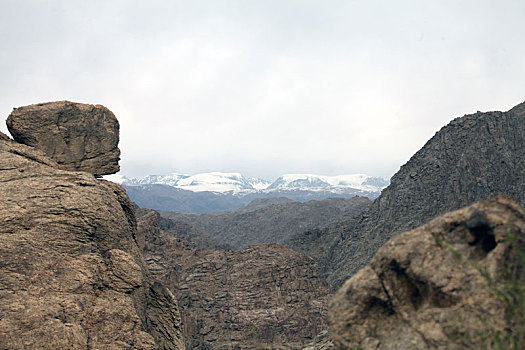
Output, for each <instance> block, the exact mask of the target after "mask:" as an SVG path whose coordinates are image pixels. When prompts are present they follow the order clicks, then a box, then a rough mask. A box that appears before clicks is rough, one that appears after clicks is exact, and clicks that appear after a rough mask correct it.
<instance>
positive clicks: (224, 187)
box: [104, 172, 271, 194]
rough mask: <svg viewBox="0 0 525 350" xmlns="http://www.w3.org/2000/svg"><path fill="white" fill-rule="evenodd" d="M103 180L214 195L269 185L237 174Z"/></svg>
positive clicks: (249, 190) (215, 173)
mask: <svg viewBox="0 0 525 350" xmlns="http://www.w3.org/2000/svg"><path fill="white" fill-rule="evenodd" d="M104 179H106V180H109V181H113V182H116V183H118V184H120V185H125V186H140V185H153V184H157V185H159V184H160V185H168V186H171V187H175V188H180V189H182V190H187V191H192V192H205V191H208V192H215V193H234V194H237V193H252V192H256V191H260V190H263V189H265V188H267V187H268V186H270V185H271V182H270V181H267V180H264V179H260V178H245V177H244V176H243V175H241V174H239V173H221V172H211V173H202V174H195V175H186V174H178V173H172V174H167V175H147V176H145V177H142V178H128V177H126V176H123V175H119V174H113V175H107V176H104Z"/></svg>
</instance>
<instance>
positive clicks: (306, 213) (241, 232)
mask: <svg viewBox="0 0 525 350" xmlns="http://www.w3.org/2000/svg"><path fill="white" fill-rule="evenodd" d="M283 200H284V202H282V201H283ZM279 201H280V202H278V203H277V204H267V205H262V204H261V200H256V201H254V202H252V203H251V204H250V205H248V206H247V207H246V208H244V209H239V210H235V211H230V212H224V213H220V214H181V213H170V212H161V215H162V216H164V217H166V218H169V219H172V220H174V221H180V222H184V223H187V224H189V225H191V226H193V227H194V228H195V229H196V230H197V231H199V232H202V233H205V234H206V235H208V236H210V237H212V238H214V239H216V240H218V241H220V242H224V243H227V244H229V245H231V246H232V247H234V248H237V249H242V248H246V247H248V246H250V245H251V244H254V243H282V242H285V241H286V240H287V239H288V238H290V237H291V236H293V235H295V234H298V233H301V232H303V231H307V230H312V229H314V228H318V227H327V226H330V225H333V224H336V223H338V222H341V221H343V220H347V219H349V218H352V217H355V216H357V215H359V214H360V213H362V212H363V211H364V210H365V209H367V208H368V207H369V206H370V204H371V203H372V202H371V201H370V200H369V199H368V198H366V197H353V198H335V199H326V200H323V201H308V202H306V203H300V202H291V201H286V199H280V200H279ZM263 203H264V202H263ZM270 203H272V202H270Z"/></svg>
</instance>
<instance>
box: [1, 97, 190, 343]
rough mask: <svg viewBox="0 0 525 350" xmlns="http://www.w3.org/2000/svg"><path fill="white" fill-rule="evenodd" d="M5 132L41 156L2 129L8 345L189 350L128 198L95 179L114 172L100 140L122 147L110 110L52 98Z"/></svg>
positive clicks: (114, 161) (14, 117)
mask: <svg viewBox="0 0 525 350" xmlns="http://www.w3.org/2000/svg"><path fill="white" fill-rule="evenodd" d="M8 125H9V129H10V131H11V132H12V133H13V135H16V139H17V140H19V141H21V142H27V143H28V144H31V145H34V146H36V147H43V150H39V149H36V148H33V147H30V146H27V145H23V144H20V143H17V142H15V141H13V140H11V139H10V138H9V137H8V136H6V135H4V134H1V133H0V193H2V201H1V203H0V217H1V218H2V220H1V221H0V348H2V349H110V348H111V349H116V348H125V349H132V348H134V349H183V348H184V344H183V341H182V339H181V332H180V319H179V312H178V307H177V303H176V300H175V299H174V297H173V295H172V294H171V293H170V292H169V290H168V289H166V288H165V287H164V286H163V285H162V284H160V283H158V282H155V281H154V280H153V279H152V277H151V275H150V273H149V271H148V269H147V268H146V264H145V262H144V260H143V257H142V253H141V251H140V249H139V247H138V246H137V243H136V239H135V235H136V220H135V216H134V214H133V211H132V204H131V202H130V201H129V199H128V197H127V195H126V193H125V191H124V189H123V188H122V187H120V186H119V185H116V184H113V183H110V182H107V181H102V180H97V179H96V178H95V176H94V175H99V174H105V173H108V172H112V171H116V170H118V155H119V151H118V148H117V149H116V150H113V151H111V152H108V150H107V148H106V147H105V146H104V145H101V144H100V142H99V141H100V139H99V137H102V138H104V139H105V138H106V137H108V138H109V139H110V140H117V141H116V142H118V122H117V120H116V118H115V117H114V116H113V114H112V113H111V112H110V111H109V110H107V109H106V108H104V107H102V106H93V105H82V104H76V103H71V102H56V103H48V104H39V105H32V106H28V107H22V108H18V109H15V110H14V111H13V113H12V114H11V116H10V117H9V123H8ZM106 126H108V127H106ZM107 133H109V134H110V135H109V136H106V135H107ZM110 143H111V145H110V146H111V147H113V143H114V142H113V141H111V142H110ZM114 146H115V147H116V143H115V145H114ZM113 149H114V148H113ZM100 154H104V155H103V156H100ZM50 157H53V159H52V158H50ZM73 170H81V171H73Z"/></svg>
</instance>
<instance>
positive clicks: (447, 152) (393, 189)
mask: <svg viewBox="0 0 525 350" xmlns="http://www.w3.org/2000/svg"><path fill="white" fill-rule="evenodd" d="M497 195H505V196H508V197H510V198H512V199H514V200H515V201H517V202H518V203H519V204H520V205H522V206H523V205H524V204H525V103H521V104H519V105H518V106H516V107H514V108H513V109H511V110H510V111H508V112H487V113H481V112H478V113H476V114H472V115H466V116H464V117H461V118H457V119H454V120H453V121H452V122H450V123H449V124H448V125H446V126H445V127H443V128H442V129H441V130H440V131H439V132H437V133H436V134H435V135H434V137H432V138H431V139H430V140H429V141H428V142H427V143H426V144H425V146H424V147H423V148H422V149H421V150H419V151H418V152H417V153H416V154H415V155H414V156H413V157H412V158H411V159H410V160H409V161H408V162H407V163H406V164H405V165H403V166H402V167H401V169H400V170H399V171H398V172H397V173H396V174H395V175H394V176H393V177H392V179H391V184H390V185H389V186H388V187H387V188H386V189H384V190H383V191H382V193H381V196H380V197H379V198H377V199H376V200H375V201H374V203H373V204H372V206H371V207H370V208H369V209H368V210H367V211H366V212H365V213H364V214H363V215H362V216H361V217H360V218H358V219H357V220H354V221H350V222H347V223H343V224H341V225H339V226H337V227H336V228H331V229H326V230H323V231H322V232H321V233H319V234H317V235H315V236H314V237H312V239H306V238H305V239H304V240H302V242H301V240H298V241H296V246H295V248H296V249H298V250H300V251H303V252H306V251H308V250H311V246H312V245H313V244H315V241H316V240H318V239H319V238H318V237H322V239H323V240H325V241H326V240H328V241H332V242H333V243H332V245H331V247H330V248H328V249H327V250H326V251H324V252H322V253H321V254H319V255H318V256H317V259H318V263H319V264H320V266H321V268H322V270H323V272H324V274H325V276H326V277H327V279H328V281H329V283H330V284H331V286H332V287H333V288H336V287H338V286H340V285H341V284H342V283H343V282H344V281H345V280H346V279H347V278H348V277H349V276H351V275H352V274H354V273H355V272H356V271H357V270H358V269H360V268H362V267H364V266H365V264H366V263H368V261H369V260H370V259H371V257H372V256H373V254H374V253H375V252H376V250H377V249H378V248H379V247H380V246H381V245H382V244H383V243H384V242H386V241H387V240H388V239H389V238H391V237H392V236H394V235H396V234H398V233H400V232H403V231H406V230H409V229H412V228H415V227H417V226H419V225H421V224H423V223H425V222H426V221H428V220H429V219H432V218H433V217H436V216H437V215H440V214H442V213H445V212H447V211H451V210H456V209H459V208H461V207H463V206H466V205H469V204H472V203H474V202H476V201H479V200H484V199H489V198H492V197H494V196H497Z"/></svg>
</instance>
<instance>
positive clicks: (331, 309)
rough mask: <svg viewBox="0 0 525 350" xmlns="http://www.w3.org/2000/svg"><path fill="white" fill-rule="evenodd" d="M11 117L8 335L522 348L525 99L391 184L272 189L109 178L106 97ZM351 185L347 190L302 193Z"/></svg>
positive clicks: (44, 343) (129, 341) (221, 343)
mask: <svg viewBox="0 0 525 350" xmlns="http://www.w3.org/2000/svg"><path fill="white" fill-rule="evenodd" d="M36 121H38V123H39V125H40V128H37V129H35V128H33V125H35V124H36V123H37V122H36ZM7 124H8V127H9V128H10V131H11V134H12V135H13V139H11V138H10V137H9V136H7V135H4V134H0V152H1V157H0V163H1V169H0V191H1V193H3V196H4V197H3V199H4V200H3V202H2V205H1V207H0V213H1V214H2V218H3V220H2V222H1V223H0V239H1V242H0V243H1V244H0V250H1V254H0V281H2V283H1V286H2V287H1V289H0V316H1V317H0V326H1V327H0V347H1V348H6V349H27V348H31V349H37V348H50V346H52V347H54V348H56V347H58V348H71V349H86V348H89V349H105V348H115V347H116V346H118V347H120V348H130V349H185V348H186V349H310V350H312V349H313V350H321V349H330V348H336V349H351V348H355V347H360V348H363V349H377V348H385V349H389V348H403V349H424V348H451V349H463V348H468V349H476V348H483V347H491V346H495V345H499V344H500V343H501V344H503V345H501V346H502V348H510V347H508V346H507V345H508V344H510V343H509V342H514V343H513V344H518V346H521V345H523V344H524V341H525V340H523V337H522V334H523V333H524V332H523V331H524V330H525V323H524V322H523V321H524V319H523V318H522V316H520V315H521V314H519V312H517V311H516V310H521V309H522V307H523V305H521V304H519V302H520V300H522V296H523V293H524V292H525V291H524V286H525V273H524V270H523V260H522V259H523V256H524V254H525V226H524V225H525V209H523V206H525V197H524V196H525V103H521V104H519V105H517V106H515V107H514V108H512V109H510V110H509V111H507V112H486V113H481V112H478V113H474V114H470V115H465V116H463V117H459V118H456V119H454V120H452V121H451V122H450V123H449V124H447V125H446V126H444V127H443V128H442V129H441V130H439V131H438V132H437V133H436V134H435V135H434V137H432V138H431V139H430V140H429V141H428V142H427V143H426V144H425V145H424V146H423V147H422V148H421V149H420V150H419V151H418V152H416V153H415V154H414V155H413V156H412V157H411V159H410V160H409V161H408V162H407V163H406V164H405V165H403V166H401V168H400V170H399V171H398V172H397V173H396V174H395V175H394V176H393V177H392V178H391V182H390V184H388V186H386V184H385V183H384V182H382V181H383V180H380V179H377V178H373V177H369V176H365V175H358V176H355V175H352V176H341V177H324V176H317V175H316V176H313V175H304V174H302V175H301V174H299V175H297V174H296V175H293V176H292V175H288V176H282V177H280V178H279V179H277V180H276V181H275V182H274V183H273V184H268V183H265V184H264V188H262V187H263V185H262V181H260V180H254V181H252V180H246V179H244V178H243V177H242V175H240V174H231V173H227V174H224V173H212V174H211V175H210V174H207V175H202V174H201V175H199V176H195V178H194V179H192V180H191V181H190V180H188V179H191V176H186V175H184V176H179V175H172V176H168V177H162V178H160V177H156V178H153V177H148V179H149V180H141V181H150V182H151V183H138V182H139V180H131V179H128V180H126V181H128V184H126V183H124V182H123V185H124V187H123V186H120V185H118V184H116V183H114V182H111V181H107V180H104V179H100V176H101V175H111V174H113V173H115V172H117V171H118V170H119V165H118V159H119V155H120V150H119V149H118V147H117V144H118V128H119V126H118V121H117V120H116V118H115V116H114V115H113V114H112V113H111V111H109V110H108V109H107V108H105V107H103V106H100V105H97V106H94V105H86V104H78V103H73V102H69V101H59V102H52V103H42V104H37V105H30V106H25V107H21V108H17V109H15V110H14V111H13V113H12V114H11V115H10V117H9V118H8V121H7ZM57 125H58V126H59V127H58V128H57ZM63 130H67V133H63ZM104 133H107V135H106V136H104ZM64 135H66V136H67V137H65V136H64ZM100 135H103V136H100ZM100 137H102V138H103V139H104V140H106V141H107V142H106V143H104V144H100V142H99V140H100ZM66 141H67V142H66ZM113 180H115V178H114V179H113ZM120 180H122V178H121V177H120ZM120 180H119V177H118V176H117V177H116V180H115V181H120ZM245 180H246V181H245ZM181 181H182V182H181ZM250 181H251V184H250ZM130 183H134V184H132V185H130ZM177 186H179V187H177ZM232 186H233V187H232ZM248 186H249V187H248ZM383 186H386V187H383ZM188 188H192V189H188ZM136 189H138V190H137V191H135V190H136ZM372 190H373V191H372ZM134 191H135V192H134ZM265 191H266V192H265ZM337 191H340V194H341V193H343V192H345V191H348V192H345V193H344V194H345V196H346V195H347V194H348V195H349V197H350V198H322V197H319V198H317V197H315V198H317V199H316V200H297V198H298V197H296V198H295V199H294V198H292V197H293V196H291V195H289V194H290V193H301V196H303V197H301V198H303V199H305V198H308V196H315V195H319V194H325V193H326V194H327V195H328V196H334V197H337V196H335V193H336V192H337ZM352 191H353V192H352ZM367 191H368V192H367ZM172 192H173V193H177V194H180V193H182V194H183V195H182V196H179V197H175V195H173V196H172V195H171V193H172ZM350 192H351V194H350ZM144 193H147V195H144ZM358 193H359V194H360V195H359V196H356V194H358ZM363 193H368V194H370V193H375V194H377V195H378V197H376V198H375V199H373V200H372V199H369V198H367V197H366V196H363ZM260 194H264V195H262V196H259V197H253V198H251V197H249V196H250V195H252V196H258V195H260ZM283 194H287V195H286V196H283ZM128 195H129V197H128ZM225 195H226V196H228V197H227V198H228V201H229V200H232V198H243V200H245V201H246V203H243V204H241V202H239V201H237V202H235V203H236V204H235V205H233V204H231V203H230V204H228V205H226V204H225V203H227V202H228V201H222V202H221V200H222V199H224V198H226V197H223V196H225ZM184 196H191V199H188V198H189V197H184ZM196 196H202V197H196ZM214 196H215V197H214ZM342 197H344V196H342ZM130 198H131V200H130ZM196 198H200V199H199V200H201V202H200V204H198V203H199V200H197V201H194V200H195V199H196ZM217 198H222V199H221V200H219V199H217ZM146 199H147V201H150V202H151V201H154V203H157V204H162V205H163V206H162V207H163V208H172V207H170V205H173V203H178V204H177V205H179V204H180V203H185V205H186V206H185V207H184V206H183V208H187V210H188V211H186V210H181V211H178V212H177V211H173V210H165V209H161V210H158V211H157V210H155V209H158V208H155V207H153V206H151V207H150V208H148V207H147V206H145V205H144V204H143V203H147V201H146ZM132 200H133V201H135V203H133V202H132ZM142 200H144V201H143V202H141V201H142ZM185 201H186V202H185ZM141 203H142V204H141ZM217 203H220V205H218V204H217ZM236 206H237V207H236ZM195 207H198V208H200V209H199V210H201V213H198V211H196V210H195V209H194V208H195ZM219 209H220V210H219ZM209 211H215V212H213V213H212V212H209ZM218 211H220V212H218ZM503 293H507V294H503ZM509 293H510V294H509ZM502 295H511V296H512V297H511V298H502V297H501V296H502ZM458 319H462V320H465V322H463V323H461V324H460V323H458V322H457V320H458ZM483 319H485V320H486V321H483ZM487 321H488V322H487ZM378 329H379V330H380V332H378V331H377V330H378ZM480 334H486V335H487V336H486V337H482V336H480ZM458 335H461V337H460V336H458ZM520 337H521V338H520ZM505 342H507V343H505ZM517 348H519V347H517Z"/></svg>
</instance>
